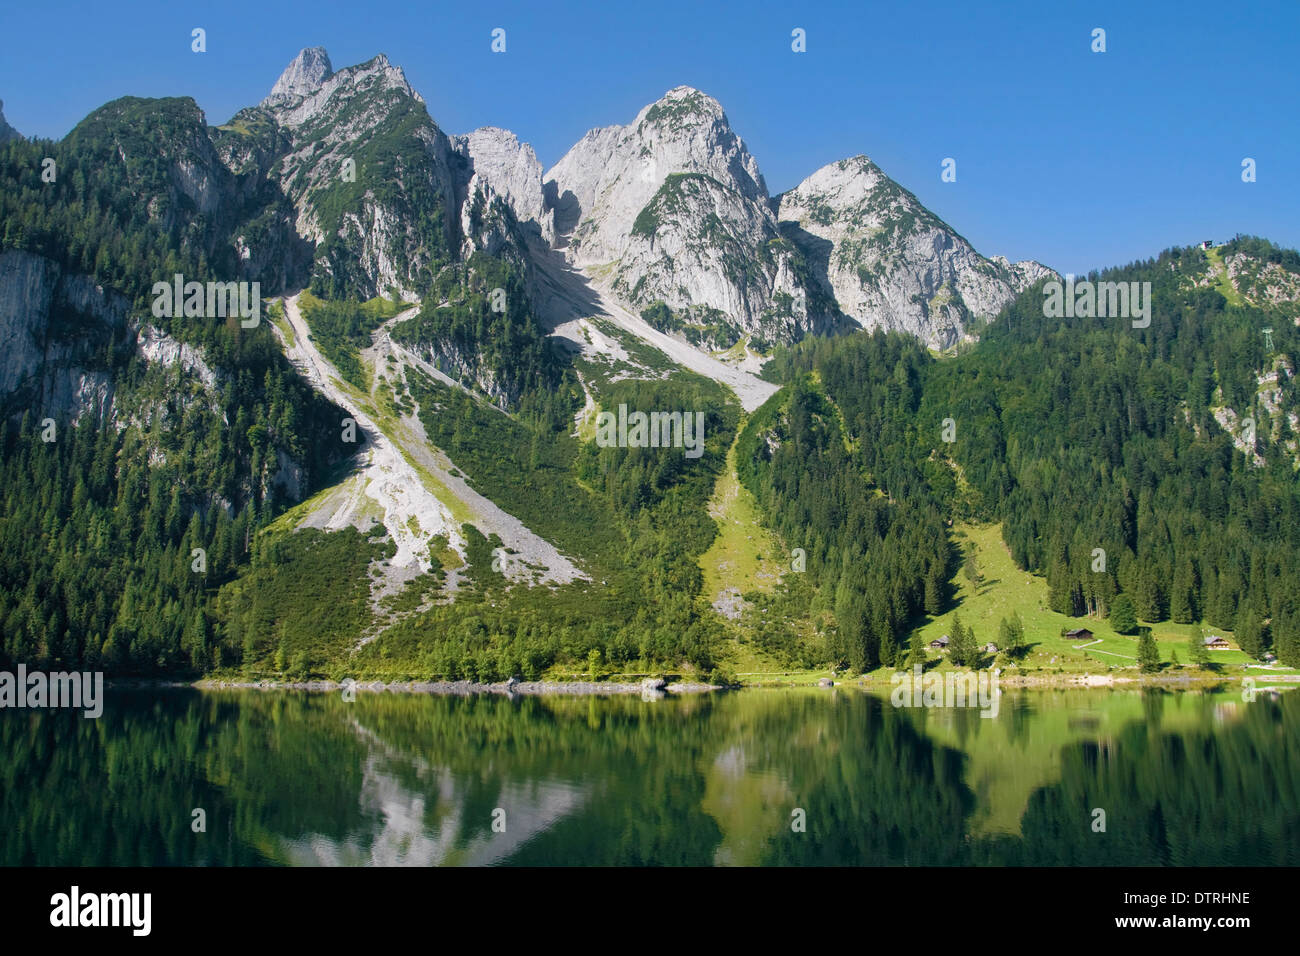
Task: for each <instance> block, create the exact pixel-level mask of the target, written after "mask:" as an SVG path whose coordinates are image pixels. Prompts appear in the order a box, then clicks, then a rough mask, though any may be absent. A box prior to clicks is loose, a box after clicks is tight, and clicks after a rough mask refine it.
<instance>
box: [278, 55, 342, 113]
mask: <svg viewBox="0 0 1300 956" xmlns="http://www.w3.org/2000/svg"><path fill="white" fill-rule="evenodd" d="M333 75H334V67H333V66H331V65H330V56H329V54H328V53H326V52H325V48H324V47H320V46H312V47H307V48H306V49H305V50H303V51H302V52H300V53H299V54H298V55H297V56H296V57H294V58H293V60H292V61H291V62H290V63H289V65H288V66H286V67H285V68H284V72H283V73H281V74H280V78H279V79H278V80H276V81H275V86H273V87H271V94H270V95H269V96H268V97H267V98H266V99H264V100H262V105H263V106H267V107H273V106H280V105H283V104H285V103H290V102H293V101H295V100H299V99H302V97H304V96H308V95H310V94H312V93H315V92H316V91H317V90H318V89H320V87H321V84H323V83H324V82H325V81H326V80H328V79H329V78H330V77H331V76H333Z"/></svg>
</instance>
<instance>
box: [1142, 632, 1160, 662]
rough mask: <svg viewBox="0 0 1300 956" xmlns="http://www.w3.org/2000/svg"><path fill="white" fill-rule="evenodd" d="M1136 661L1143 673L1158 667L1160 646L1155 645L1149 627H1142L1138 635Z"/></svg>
mask: <svg viewBox="0 0 1300 956" xmlns="http://www.w3.org/2000/svg"><path fill="white" fill-rule="evenodd" d="M1137 661H1138V667H1139V668H1140V669H1141V670H1142V672H1143V673H1151V672H1153V671H1157V670H1159V669H1160V648H1158V647H1157V646H1156V641H1155V638H1153V637H1152V636H1151V628H1149V627H1144V628H1142V629H1141V632H1140V633H1139V635H1138V647H1137Z"/></svg>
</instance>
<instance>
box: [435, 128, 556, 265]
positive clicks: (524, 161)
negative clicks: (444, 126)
mask: <svg viewBox="0 0 1300 956" xmlns="http://www.w3.org/2000/svg"><path fill="white" fill-rule="evenodd" d="M452 145H453V146H454V148H455V150H456V152H457V153H459V154H460V155H461V156H463V157H464V159H465V163H466V169H467V171H468V172H469V179H468V181H467V182H466V183H465V196H464V197H462V223H461V228H462V230H463V231H464V232H466V233H469V232H471V231H472V223H471V222H470V219H469V213H470V211H471V210H470V208H469V203H468V202H466V201H465V200H466V199H468V198H470V197H472V196H473V195H474V193H475V192H479V193H481V194H482V195H483V197H484V199H485V200H486V201H490V200H491V198H492V197H493V196H499V197H500V198H501V199H502V200H504V201H505V202H506V204H507V205H508V206H509V207H510V209H511V211H512V212H513V213H514V215H515V219H516V220H518V222H519V223H520V224H527V223H533V224H535V225H536V227H537V233H538V235H539V236H540V237H541V238H542V239H543V240H544V241H545V242H547V243H548V244H549V243H553V242H554V241H555V214H554V211H553V210H552V209H551V208H550V207H549V205H548V204H547V202H546V197H545V195H544V194H543V191H542V164H541V162H539V161H538V159H537V154H536V153H535V152H534V151H533V148H532V147H531V146H529V145H528V144H527V143H520V142H519V140H518V138H517V137H516V136H515V134H514V133H512V132H510V131H509V130H505V129H498V128H497V127H495V126H484V127H483V128H482V129H476V130H474V132H472V133H468V134H466V135H464V136H453V137H452Z"/></svg>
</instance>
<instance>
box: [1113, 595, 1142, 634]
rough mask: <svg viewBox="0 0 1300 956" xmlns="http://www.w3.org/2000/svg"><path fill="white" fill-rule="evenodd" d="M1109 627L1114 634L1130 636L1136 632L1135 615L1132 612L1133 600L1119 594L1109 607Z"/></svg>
mask: <svg viewBox="0 0 1300 956" xmlns="http://www.w3.org/2000/svg"><path fill="white" fill-rule="evenodd" d="M1110 626H1111V627H1112V628H1114V630H1115V633H1116V634H1132V633H1133V632H1134V631H1136V630H1137V626H1138V623H1137V615H1136V614H1135V613H1134V611H1133V599H1132V598H1130V597H1129V596H1128V595H1127V594H1124V593H1120V594H1117V595H1116V596H1115V600H1114V601H1112V602H1111V605H1110Z"/></svg>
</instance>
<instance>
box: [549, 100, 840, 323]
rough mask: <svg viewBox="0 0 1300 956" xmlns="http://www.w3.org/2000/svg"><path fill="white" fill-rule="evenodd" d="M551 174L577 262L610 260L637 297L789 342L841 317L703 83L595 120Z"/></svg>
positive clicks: (692, 318) (692, 319)
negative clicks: (785, 232) (625, 117)
mask: <svg viewBox="0 0 1300 956" xmlns="http://www.w3.org/2000/svg"><path fill="white" fill-rule="evenodd" d="M545 186H546V190H547V195H548V196H549V197H550V198H551V201H552V203H553V205H554V208H555V222H556V231H557V233H558V234H559V238H560V242H561V244H562V245H564V247H565V249H566V253H567V255H568V258H569V260H570V261H571V262H572V263H573V264H575V265H576V266H578V267H580V268H583V267H593V268H600V269H602V270H608V271H609V274H610V276H611V277H612V281H613V285H612V288H613V291H614V292H615V293H616V294H617V295H618V296H619V298H621V299H623V300H624V301H626V302H627V303H629V304H630V305H632V306H634V307H636V308H645V307H648V306H651V305H654V304H656V303H662V306H663V307H666V309H668V310H671V312H672V313H673V315H672V317H671V318H672V319H673V320H675V324H677V323H681V322H683V321H684V322H685V323H686V324H688V325H696V326H702V325H709V324H713V325H715V326H719V325H720V326H721V329H722V333H721V335H714V336H712V337H711V338H710V340H709V342H708V343H707V344H710V345H712V346H714V347H717V348H727V347H729V346H730V345H731V344H732V343H733V342H734V341H735V340H736V339H737V338H738V337H739V335H740V334H741V333H744V334H748V335H751V336H754V337H756V338H759V339H762V340H765V341H785V342H789V341H793V340H795V339H797V338H799V337H800V336H802V335H804V334H806V333H808V332H820V331H827V330H828V329H829V328H831V326H832V325H833V324H834V321H835V310H834V304H833V303H832V302H830V301H829V300H827V299H826V297H825V296H822V295H820V294H819V290H818V289H817V288H816V287H815V286H814V285H813V284H812V283H811V281H810V278H809V276H808V274H807V269H806V266H805V264H804V262H803V261H802V257H801V255H800V253H799V251H798V250H797V249H796V248H794V247H793V246H792V245H791V244H790V243H788V242H785V241H784V240H783V239H782V238H781V234H780V231H779V230H778V228H777V223H776V219H775V217H774V216H773V214H772V210H771V209H770V207H769V205H768V194H767V186H766V184H765V183H764V181H763V176H762V174H761V173H760V172H759V170H758V163H757V162H756V161H755V159H754V157H753V156H751V155H750V153H749V150H748V149H747V148H746V147H745V144H744V142H743V141H742V140H741V139H740V137H738V136H737V135H736V134H735V132H733V131H732V129H731V126H730V123H729V122H728V120H727V116H726V114H725V113H724V112H723V110H722V107H721V105H720V104H719V103H718V101H717V100H715V99H713V98H712V97H711V96H707V95H706V94H704V93H701V92H700V91H699V90H696V89H692V88H691V87H686V86H680V87H676V88H675V89H672V90H669V91H668V93H666V94H665V95H664V96H663V97H662V98H661V99H659V100H658V101H656V102H654V103H652V104H650V105H649V106H647V107H645V108H644V109H642V110H641V112H640V113H638V114H637V116H636V118H635V119H634V120H633V121H632V123H630V124H629V125H627V126H610V127H605V128H603V129H596V130H592V131H591V132H589V133H588V134H587V135H586V136H584V137H583V138H582V139H581V140H580V141H579V142H578V143H577V144H575V145H574V146H573V148H572V149H570V150H569V152H568V153H566V154H565V155H564V157H563V158H562V159H561V160H560V161H559V162H558V163H556V165H555V166H554V167H553V168H552V169H551V170H550V171H549V172H548V173H547V174H546V183H545ZM719 320H721V321H720V322H719ZM661 325H662V323H661ZM719 339H721V341H719Z"/></svg>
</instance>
